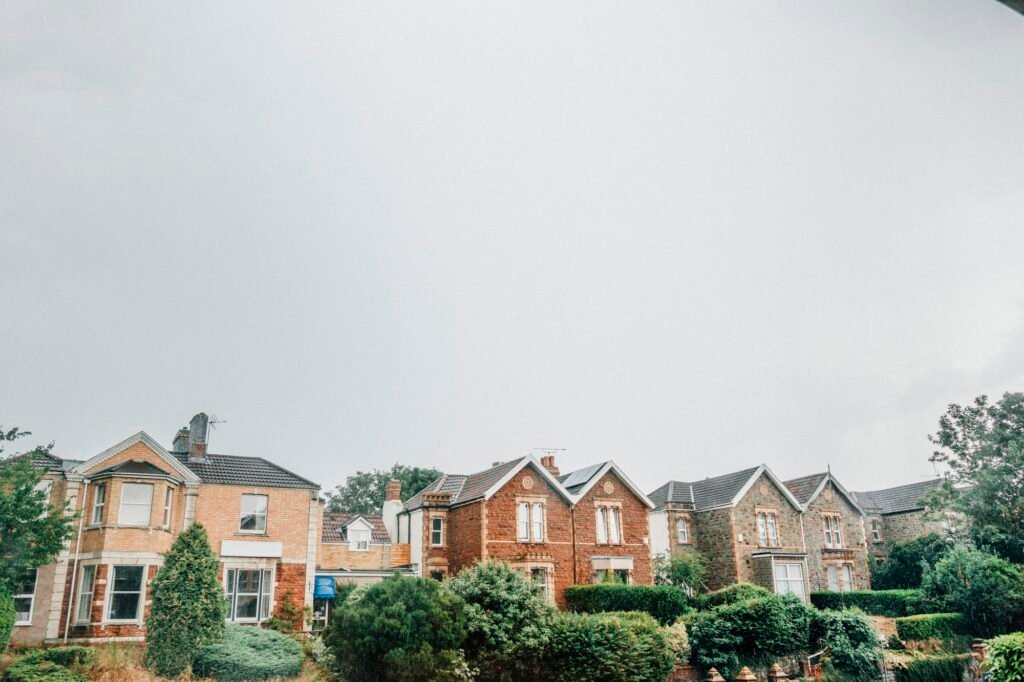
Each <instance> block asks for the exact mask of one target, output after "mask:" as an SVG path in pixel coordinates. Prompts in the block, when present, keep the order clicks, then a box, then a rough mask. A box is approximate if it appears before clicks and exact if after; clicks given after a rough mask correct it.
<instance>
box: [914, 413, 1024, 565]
mask: <svg viewBox="0 0 1024 682" xmlns="http://www.w3.org/2000/svg"><path fill="white" fill-rule="evenodd" d="M929 440H931V442H932V443H933V444H934V445H935V446H936V447H937V448H938V449H937V450H936V451H935V453H934V454H933V455H932V460H933V461H936V462H942V463H944V464H946V465H947V466H948V467H949V472H948V481H949V484H948V485H946V486H944V487H943V488H942V489H941V490H938V491H936V492H935V494H934V495H932V496H931V499H930V500H929V502H930V506H932V507H933V508H950V509H954V510H957V511H960V512H963V513H964V515H966V516H967V518H968V520H969V521H970V527H969V529H970V534H971V537H972V538H973V540H974V543H975V544H976V545H977V546H979V547H990V548H992V549H993V550H994V551H996V552H997V553H998V554H1000V555H1001V556H1004V557H1006V558H1007V559H1010V560H1011V561H1014V562H1017V563H1022V562H1024V535H1022V534H1021V533H1020V529H1021V528H1024V502H1022V501H1024V477H1021V476H1020V471H1021V470H1024V393H1005V394H1003V397H1002V398H1001V399H1000V400H999V401H998V402H996V403H992V404H990V403H989V402H988V397H987V396H984V395H982V396H978V397H977V398H975V400H974V403H973V404H970V405H957V404H952V405H950V406H949V409H948V410H947V411H946V413H945V414H944V415H942V417H940V418H939V429H938V432H937V433H936V434H935V435H933V436H929Z"/></svg>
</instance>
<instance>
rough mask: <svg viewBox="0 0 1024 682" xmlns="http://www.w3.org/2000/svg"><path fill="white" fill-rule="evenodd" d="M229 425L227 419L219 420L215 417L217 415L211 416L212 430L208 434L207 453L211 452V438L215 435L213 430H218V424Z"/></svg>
mask: <svg viewBox="0 0 1024 682" xmlns="http://www.w3.org/2000/svg"><path fill="white" fill-rule="evenodd" d="M227 423H228V420H227V419H218V418H217V415H215V414H211V415H210V422H209V424H210V430H209V432H208V433H207V434H206V451H207V452H210V436H212V435H213V430H214V429H215V428H217V424H227Z"/></svg>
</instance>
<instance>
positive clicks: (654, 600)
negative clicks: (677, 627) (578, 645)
mask: <svg viewBox="0 0 1024 682" xmlns="http://www.w3.org/2000/svg"><path fill="white" fill-rule="evenodd" d="M565 600H566V602H567V604H568V606H569V609H570V610H571V611H576V612H577V613H603V612H606V611H643V612H644V613H648V614H650V615H651V616H653V617H654V619H655V620H657V621H658V622H659V623H661V624H662V625H668V624H669V623H674V622H676V619H677V618H679V616H682V615H685V614H687V613H689V612H690V611H692V610H693V609H691V608H690V606H689V604H688V602H687V598H686V595H685V594H683V591H682V590H680V589H679V588H678V587H674V586H672V585H614V584H600V585H573V586H572V587H567V588H565Z"/></svg>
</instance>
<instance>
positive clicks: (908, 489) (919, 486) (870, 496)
mask: <svg viewBox="0 0 1024 682" xmlns="http://www.w3.org/2000/svg"><path fill="white" fill-rule="evenodd" d="M942 483H943V481H942V479H940V478H934V479H930V480H927V481H920V482H919V483H908V484H907V485H900V486H896V487H895V488H885V489H883V490H871V491H868V492H860V493H857V492H852V493H850V494H851V495H853V496H854V497H855V498H856V500H857V504H859V505H860V506H861V507H863V508H864V510H865V511H868V512H875V513H878V514H898V513H900V512H907V511H916V510H918V509H924V504H922V502H921V499H922V498H923V497H924V496H925V495H927V494H928V493H929V492H931V491H932V490H934V489H935V488H937V487H939V486H940V485H942Z"/></svg>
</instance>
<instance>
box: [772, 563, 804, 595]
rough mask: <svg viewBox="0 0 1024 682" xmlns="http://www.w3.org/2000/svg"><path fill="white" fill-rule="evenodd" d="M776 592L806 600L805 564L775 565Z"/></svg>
mask: <svg viewBox="0 0 1024 682" xmlns="http://www.w3.org/2000/svg"><path fill="white" fill-rule="evenodd" d="M775 591H776V592H777V593H778V594H795V595H796V596H798V597H800V598H801V599H803V598H804V567H803V564H775Z"/></svg>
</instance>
